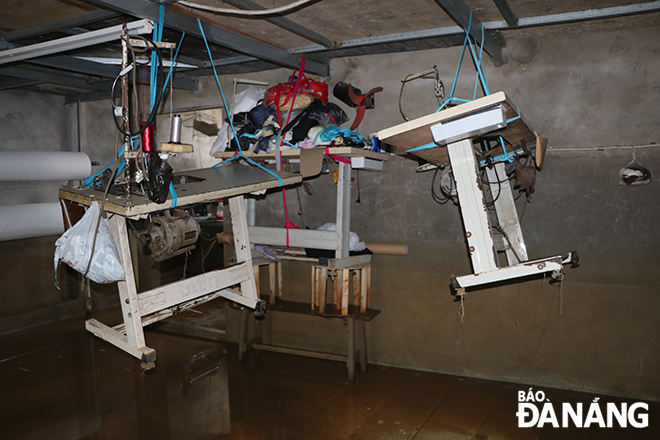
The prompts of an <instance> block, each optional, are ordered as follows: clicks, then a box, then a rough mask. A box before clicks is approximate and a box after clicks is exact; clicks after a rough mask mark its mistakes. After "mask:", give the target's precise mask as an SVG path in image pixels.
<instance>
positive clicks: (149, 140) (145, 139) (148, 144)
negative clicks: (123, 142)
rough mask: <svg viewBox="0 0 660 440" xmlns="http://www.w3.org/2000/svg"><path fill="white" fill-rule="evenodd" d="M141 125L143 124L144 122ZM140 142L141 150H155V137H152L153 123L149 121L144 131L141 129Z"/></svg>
mask: <svg viewBox="0 0 660 440" xmlns="http://www.w3.org/2000/svg"><path fill="white" fill-rule="evenodd" d="M142 125H143V126H144V122H143V123H142ZM141 143H142V151H144V152H145V153H147V152H149V151H156V139H155V138H154V125H153V124H152V123H149V125H147V127H146V128H145V129H144V131H142V136H141Z"/></svg>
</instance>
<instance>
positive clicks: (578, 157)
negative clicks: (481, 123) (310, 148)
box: [229, 27, 660, 399]
mask: <svg viewBox="0 0 660 440" xmlns="http://www.w3.org/2000/svg"><path fill="white" fill-rule="evenodd" d="M569 31H570V33H569V34H561V33H557V34H555V35H553V34H552V33H549V34H547V35H543V36H539V35H536V36H535V35H515V34H514V35H510V36H508V37H509V40H508V47H509V51H510V56H511V61H510V62H509V63H508V64H506V65H504V66H502V67H499V68H495V67H494V66H492V64H491V63H490V62H487V63H486V66H485V68H486V72H487V78H488V80H489V83H490V88H491V90H492V91H498V90H504V91H505V92H506V93H507V94H508V95H509V96H510V97H511V99H512V100H513V102H514V103H515V104H516V105H517V106H518V107H519V108H520V110H521V111H522V112H523V114H524V116H525V118H526V120H528V121H529V123H530V124H531V125H532V126H533V128H534V129H536V130H537V131H538V132H539V133H540V134H542V135H543V136H547V137H548V138H549V139H550V148H551V150H550V151H549V152H548V155H547V160H546V165H545V167H544V169H543V171H542V172H541V173H539V174H538V180H537V186H536V192H535V193H534V195H533V196H532V197H531V200H530V202H529V203H525V200H524V198H521V199H519V200H518V212H519V213H520V215H521V217H522V227H523V232H524V234H525V237H526V242H527V247H528V251H529V255H530V257H532V258H541V257H545V256H551V255H555V254H561V253H564V252H567V251H572V250H577V251H578V252H579V254H580V257H581V263H582V265H581V267H580V268H578V269H574V270H568V269H567V270H566V273H567V275H566V281H565V283H564V284H563V286H562V285H560V284H555V285H550V284H549V282H548V280H544V279H542V278H539V279H529V280H525V281H523V282H520V283H512V284H508V285H500V286H497V287H492V288H487V289H483V290H480V291H478V292H475V293H470V294H468V295H467V296H466V299H465V302H464V310H465V316H464V322H463V323H461V322H460V318H459V316H458V312H459V303H456V302H453V299H454V298H453V297H452V296H451V294H450V289H449V280H450V277H451V276H454V275H462V274H467V273H470V272H471V267H470V263H469V257H468V253H467V249H466V248H467V246H466V243H465V240H464V238H463V229H462V224H461V218H460V212H459V208H458V207H456V206H454V205H451V204H447V205H443V206H440V205H437V204H436V203H434V202H433V200H432V199H431V195H430V186H431V180H432V174H433V173H432V172H427V173H416V172H415V169H416V166H417V164H416V163H415V162H413V161H410V160H408V159H404V158H400V157H392V158H391V160H390V161H389V162H388V163H386V164H385V167H384V170H383V172H382V173H370V172H360V175H359V183H360V201H361V203H360V204H357V203H352V205H351V210H352V230H353V231H355V232H357V233H358V235H359V236H360V238H361V239H364V240H367V241H382V242H404V243H407V244H408V245H409V246H410V253H409V255H408V256H407V257H392V256H374V258H373V281H372V283H373V284H372V292H373V295H372V306H373V307H374V308H376V309H380V310H381V311H382V313H381V315H380V316H378V317H377V318H376V319H375V320H374V321H372V322H371V323H369V324H368V326H367V327H368V330H367V331H368V345H369V356H370V360H371V362H374V363H376V364H385V365H392V366H398V367H404V368H415V369H421V370H428V371H436V372H443V373H451V374H458V375H465V376H470V377H481V378H488V379H495V380H504V381H514V382H519V383H528V384H533V385H537V386H555V387H561V388H570V389H575V390H585V391H592V392H602V393H609V394H617V395H625V396H634V397H643V398H647V399H660V380H659V379H658V378H659V376H658V372H659V371H660V355H659V353H660V342H658V341H659V339H660V338H659V336H660V326H659V325H658V320H657V314H658V312H659V311H660V299H659V297H658V293H660V287H658V283H657V282H656V280H655V273H656V271H657V268H658V265H659V263H660V252H659V251H658V248H659V245H660V232H658V228H657V227H656V224H655V223H656V222H655V219H657V218H658V215H659V214H660V212H659V208H658V204H657V201H658V195H659V190H658V186H657V183H653V184H651V185H647V186H638V187H626V186H622V185H619V182H618V177H617V175H618V171H619V169H620V168H621V167H622V166H624V165H625V164H627V163H628V162H629V161H630V160H631V158H632V149H630V148H624V149H606V150H598V149H594V148H593V147H610V146H631V145H647V144H651V143H655V142H657V141H658V138H659V136H660V130H658V125H657V116H658V113H659V110H660V104H658V102H660V101H659V100H658V98H659V97H660V93H659V92H660V80H659V79H658V78H659V77H658V76H657V75H656V74H655V72H657V71H658V70H659V69H660V61H658V60H659V59H660V58H659V57H658V54H659V52H660V28H658V27H650V28H643V29H636V30H618V31H613V32H600V33H582V32H580V29H579V28H577V29H576V28H571V29H569ZM517 37H520V38H517ZM459 56H460V48H452V49H443V50H430V51H423V52H411V53H401V54H392V55H387V56H364V57H355V58H348V59H345V60H333V62H332V73H333V77H332V82H331V87H332V85H333V84H334V83H335V82H336V81H340V80H344V81H347V82H350V83H352V84H354V85H356V86H358V87H360V88H361V89H362V90H367V89H370V88H371V87H375V86H383V87H384V88H385V91H384V92H382V93H379V94H377V95H376V109H375V110H369V111H367V114H366V117H365V120H364V122H363V124H362V126H361V127H360V131H361V132H362V133H363V134H368V133H371V132H375V131H378V130H379V129H382V128H386V127H389V126H392V125H395V124H398V123H401V122H402V121H403V119H402V117H401V116H400V115H399V111H398V96H399V90H400V85H401V82H400V80H401V79H402V78H403V77H405V76H406V75H408V74H410V73H416V72H420V71H423V70H425V69H427V68H429V67H430V66H432V65H434V64H435V65H437V66H438V69H439V70H440V76H441V78H442V79H443V81H444V82H445V87H446V89H447V91H449V90H450V89H451V82H452V79H453V77H454V73H455V69H456V63H457V60H458V58H459ZM473 72H474V69H473V68H472V65H471V62H470V61H469V59H468V60H466V62H465V64H464V68H463V70H462V72H461V76H460V79H459V87H458V93H456V95H457V96H459V97H466V98H467V97H470V96H471V95H472V90H473V84H474V73H473ZM285 75H286V74H285V73H284V72H283V73H282V75H281V80H284V79H285ZM411 85H413V87H411V89H408V88H407V89H406V91H405V94H404V98H405V99H404V108H406V112H409V115H410V116H413V117H415V116H420V115H422V114H425V113H428V112H430V111H432V106H433V104H434V102H433V99H432V98H429V95H430V93H432V91H433V88H432V84H431V83H430V82H426V83H424V82H421V81H420V82H417V83H412V84H411ZM416 104H419V106H420V107H422V106H426V108H421V109H420V108H417V107H415V105H416ZM347 112H348V113H349V115H351V116H353V115H354V110H353V109H347ZM580 148H588V149H587V150H580ZM566 150H568V151H566ZM636 153H637V158H638V159H639V160H640V161H641V162H642V163H643V164H645V165H646V166H647V167H648V168H649V169H650V170H651V171H652V172H653V173H657V172H658V169H657V164H658V163H659V162H658V159H660V149H658V148H644V149H638V150H637V151H636ZM353 177H357V174H356V172H355V171H354V172H353ZM310 182H311V184H312V186H313V189H314V194H313V196H311V197H310V196H307V194H305V193H304V192H302V191H301V192H300V193H301V195H300V197H301V203H302V207H303V216H302V219H301V217H300V216H299V215H297V213H298V212H299V207H298V200H297V195H296V192H295V190H289V191H288V201H289V206H288V208H289V217H290V219H291V220H292V221H293V222H294V223H296V224H297V225H299V226H303V224H302V223H303V220H304V224H305V226H310V227H312V228H316V227H318V226H320V225H321V224H323V223H324V222H326V221H330V220H332V219H333V218H334V200H335V199H334V191H335V189H334V185H333V182H332V179H331V178H330V177H329V176H327V175H326V176H322V177H319V178H317V179H314V180H312V181H310ZM356 183H357V182H354V184H353V199H354V200H353V201H354V202H355V200H357V191H356V190H357V184H356ZM257 206H258V211H257V223H258V224H262V225H274V226H275V225H276V226H282V225H283V223H284V216H283V210H282V197H281V194H280V193H277V194H275V195H271V196H269V197H268V198H267V200H266V201H264V202H259V203H258V204H257ZM285 283H286V284H285V285H286V286H287V294H288V295H290V296H291V297H292V298H296V299H301V300H302V299H306V297H307V295H308V293H307V292H309V283H310V281H309V272H308V269H307V268H304V267H302V266H301V265H298V267H295V265H293V264H287V265H285ZM229 319H230V320H231V319H234V320H235V319H236V316H233V317H232V315H231V314H230V317H229ZM231 327H233V328H237V326H236V325H233V326H230V328H231ZM265 335H266V338H267V339H269V340H270V341H271V342H275V343H281V344H284V345H287V344H288V345H292V346H297V347H305V348H311V349H314V348H318V347H319V346H321V347H324V348H325V349H329V350H337V351H338V352H341V351H342V350H344V349H345V348H344V345H343V341H344V339H343V338H344V336H343V335H344V328H343V326H342V325H341V323H339V322H330V321H328V320H322V319H321V320H319V319H313V318H306V317H298V316H288V315H287V316H283V315H276V314H272V315H271V316H270V317H269V318H268V319H267V320H266V324H265Z"/></svg>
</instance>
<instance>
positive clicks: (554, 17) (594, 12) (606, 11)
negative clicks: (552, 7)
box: [486, 1, 660, 29]
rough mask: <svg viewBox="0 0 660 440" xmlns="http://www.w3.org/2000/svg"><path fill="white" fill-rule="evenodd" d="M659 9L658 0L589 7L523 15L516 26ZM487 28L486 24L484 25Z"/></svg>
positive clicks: (565, 21) (568, 21) (614, 15)
mask: <svg viewBox="0 0 660 440" xmlns="http://www.w3.org/2000/svg"><path fill="white" fill-rule="evenodd" d="M658 11H660V1H654V2H647V3H635V4H631V5H625V6H613V7H611V8H602V9H589V10H585V11H575V12H565V13H563V14H548V15H540V16H537V17H525V18H521V19H519V20H518V27H519V28H520V27H533V26H546V25H551V24H564V23H575V22H580V21H588V20H601V19H605V18H615V17H625V16H628V15H636V14H647V13H650V12H658ZM486 27H487V28H488V26H486ZM491 28H500V29H502V28H503V26H502V24H501V23H498V22H493V23H492V24H491Z"/></svg>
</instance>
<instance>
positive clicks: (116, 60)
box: [75, 57, 197, 69]
mask: <svg viewBox="0 0 660 440" xmlns="http://www.w3.org/2000/svg"><path fill="white" fill-rule="evenodd" d="M75 58H78V59H81V60H85V61H91V62H93V63H99V64H110V65H113V66H119V65H121V58H105V57H75ZM136 61H137V63H138V64H141V65H144V66H148V65H150V64H151V59H148V58H138V59H137V60H136ZM171 65H172V61H171V60H163V67H170V66H171ZM179 67H181V68H183V67H185V68H188V69H197V66H193V65H192V64H186V63H182V62H180V61H177V62H176V63H174V68H175V69H176V68H179Z"/></svg>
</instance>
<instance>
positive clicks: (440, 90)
mask: <svg viewBox="0 0 660 440" xmlns="http://www.w3.org/2000/svg"><path fill="white" fill-rule="evenodd" d="M429 75H433V76H432V77H431V76H429ZM416 79H435V86H434V89H435V93H434V95H435V97H436V98H437V99H438V104H439V103H440V101H441V100H442V98H444V96H445V86H444V84H443V83H442V81H441V80H440V74H439V73H438V68H437V66H433V67H431V68H430V69H428V70H426V71H424V72H421V73H411V74H410V75H408V76H406V77H405V78H403V79H402V80H401V90H400V91H399V113H401V117H403V119H404V120H405V121H409V120H410V119H408V116H407V115H406V114H405V113H404V112H403V106H402V105H401V104H402V98H403V88H404V87H405V86H406V84H407V83H409V82H411V81H414V80H416Z"/></svg>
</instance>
